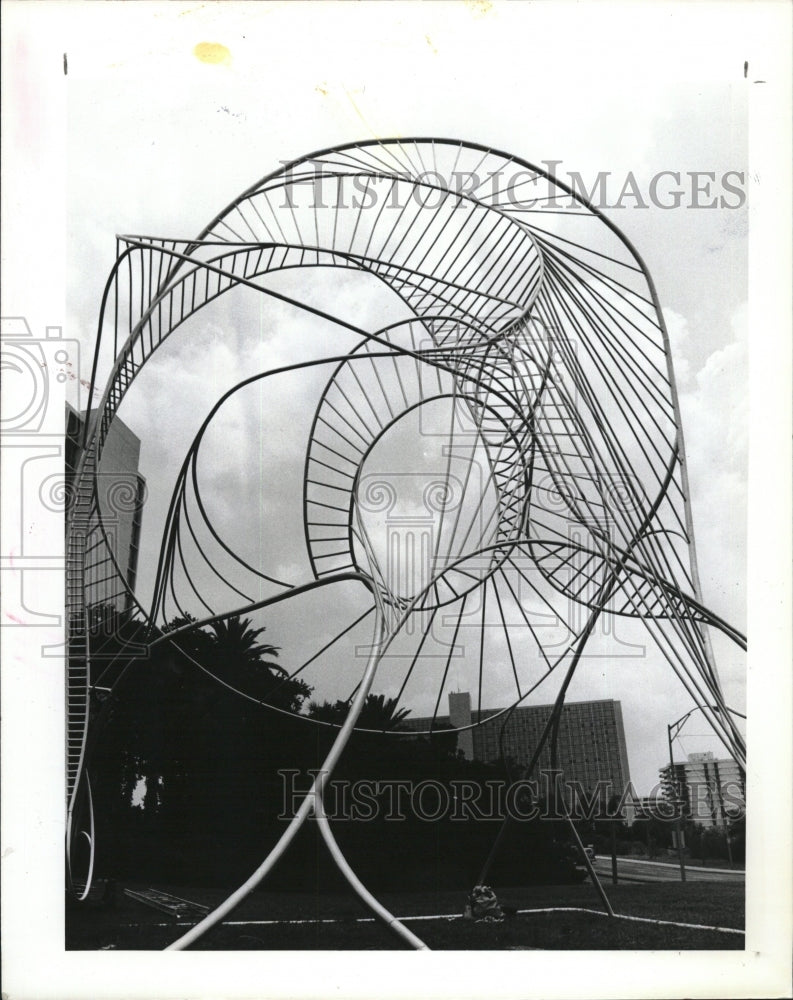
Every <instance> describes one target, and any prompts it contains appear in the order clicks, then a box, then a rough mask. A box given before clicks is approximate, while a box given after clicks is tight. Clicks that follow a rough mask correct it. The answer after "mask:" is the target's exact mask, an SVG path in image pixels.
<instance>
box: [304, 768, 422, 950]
mask: <svg viewBox="0 0 793 1000" xmlns="http://www.w3.org/2000/svg"><path fill="white" fill-rule="evenodd" d="M314 812H315V814H316V817H317V825H318V826H319V832H320V833H321V834H322V838H323V840H324V841H325V845H326V846H327V848H328V850H329V851H330V853H331V856H332V858H333V860H334V861H335V862H336V866H337V867H338V869H339V870H340V871H341V873H342V875H344V877H345V878H346V879H347V881H348V882H349V883H350V885H351V886H352V888H353V890H354V891H355V893H356V894H357V895H358V896H359V897H360V898H361V900H362V901H363V902H364V903H365V904H366V906H368V907H369V909H370V910H371V911H372V913H374V915H375V916H376V917H379V918H380V919H381V920H382V921H383V922H384V923H385V925H386V926H387V927H388V928H389V929H390V930H392V931H393V932H394V933H395V934H396V935H397V937H400V938H402V940H403V941H406V942H407V943H408V944H409V945H410V947H411V948H415V949H416V950H417V951H429V948H428V947H427V945H426V944H424V942H423V941H422V940H421V938H418V937H416V935H415V934H414V933H413V932H412V931H410V930H408V928H407V927H405V925H404V924H403V923H401V922H400V921H399V919H398V918H397V917H395V916H394V915H393V913H390V912H389V911H388V910H387V909H386V908H385V907H384V906H383V905H382V903H380V902H378V901H377V900H376V899H375V898H374V896H373V895H372V894H371V892H369V890H368V889H367V888H366V886H365V885H364V884H363V882H361V880H360V879H359V878H358V876H357V875H356V874H355V872H354V871H353V870H352V868H351V867H350V865H349V863H348V862H347V859H346V858H345V857H344V855H343V854H342V852H341V848H340V847H339V845H338V844H337V843H336V838H335V837H334V836H333V831H332V830H331V828H330V823H329V822H328V817H327V816H326V815H325V806H324V804H323V802H322V789H321V788H320V789H317V791H316V792H315V793H314Z"/></svg>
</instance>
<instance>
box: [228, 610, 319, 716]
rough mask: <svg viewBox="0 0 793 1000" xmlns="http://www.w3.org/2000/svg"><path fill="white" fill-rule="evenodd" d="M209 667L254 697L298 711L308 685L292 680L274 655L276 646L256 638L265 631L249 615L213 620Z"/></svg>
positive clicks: (307, 692)
mask: <svg viewBox="0 0 793 1000" xmlns="http://www.w3.org/2000/svg"><path fill="white" fill-rule="evenodd" d="M211 629H212V649H211V661H212V664H211V669H213V671H216V672H217V675H218V676H219V677H220V679H221V680H224V681H226V682H227V683H228V684H230V685H231V686H232V687H234V688H236V689H237V690H239V691H242V692H243V693H245V694H248V695H250V696H251V697H253V698H257V699H260V700H261V701H265V702H267V703H269V704H271V705H274V706H275V707H276V708H285V709H287V710H289V711H292V712H298V711H299V710H300V706H301V705H302V704H303V701H304V699H305V698H307V697H308V696H309V695H310V694H311V688H310V687H309V686H308V685H307V684H306V683H305V682H304V681H302V680H293V679H292V678H291V677H290V675H289V673H288V672H287V671H286V670H284V668H283V667H282V666H280V664H278V663H274V662H273V659H272V658H274V657H277V656H278V646H272V645H270V644H269V643H260V642H258V639H259V636H260V635H262V634H263V633H264V632H266V631H267V629H266V627H265V626H262V627H261V628H253V627H252V626H251V620H250V618H240V616H239V615H232V616H231V617H230V618H228V619H225V620H223V619H222V620H219V621H216V622H213V623H212V625H211Z"/></svg>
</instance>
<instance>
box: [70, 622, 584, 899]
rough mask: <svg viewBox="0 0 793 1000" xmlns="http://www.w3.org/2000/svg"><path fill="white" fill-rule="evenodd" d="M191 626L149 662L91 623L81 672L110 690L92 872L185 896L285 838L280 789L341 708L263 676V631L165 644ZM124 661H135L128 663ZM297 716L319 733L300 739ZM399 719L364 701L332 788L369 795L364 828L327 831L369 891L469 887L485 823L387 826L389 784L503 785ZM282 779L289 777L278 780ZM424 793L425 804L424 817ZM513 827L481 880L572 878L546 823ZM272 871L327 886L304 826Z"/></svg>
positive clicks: (130, 629) (317, 760) (96, 780)
mask: <svg viewBox="0 0 793 1000" xmlns="http://www.w3.org/2000/svg"><path fill="white" fill-rule="evenodd" d="M191 623H192V619H190V618H183V619H176V620H174V621H171V622H170V623H169V624H168V626H167V627H166V629H165V630H164V631H163V632H160V633H156V634H155V635H154V637H153V639H154V640H162V641H159V642H157V644H156V645H154V646H153V648H149V649H148V652H146V651H145V645H144V644H143V643H142V640H143V638H144V635H143V629H142V627H141V626H140V625H139V624H136V623H134V622H131V621H124V620H121V619H119V618H118V616H117V615H116V614H115V612H113V611H112V610H105V611H104V612H101V611H100V612H99V613H97V615H95V621H94V622H93V629H94V632H95V636H96V637H97V638H98V637H99V636H100V634H101V636H103V637H104V638H103V646H104V651H105V656H104V658H103V659H100V660H99V661H98V663H96V664H94V668H93V669H94V676H95V677H96V676H97V673H98V672H103V674H104V677H103V681H104V683H103V685H100V686H104V687H110V686H112V683H113V681H114V680H115V679H117V678H120V680H119V681H118V684H117V685H116V687H115V689H114V690H113V693H112V694H111V695H107V694H103V692H101V691H99V692H98V696H97V699H96V703H95V705H94V716H95V722H96V725H95V727H94V729H95V731H96V732H97V733H98V735H97V738H96V746H95V751H94V753H93V754H92V763H91V768H90V771H91V780H92V784H93V787H94V798H95V802H96V813H97V823H98V826H97V845H98V852H99V853H98V858H97V863H98V867H99V869H100V873H104V874H107V875H111V876H115V877H120V878H125V879H127V880H130V881H146V880H150V881H151V882H152V883H155V882H160V883H185V884H187V883H194V884H230V883H232V882H235V881H237V880H239V879H242V878H245V877H247V875H248V874H250V872H251V871H252V870H253V868H255V867H256V866H257V865H258V864H259V863H260V862H261V860H262V858H263V857H264V855H265V853H266V852H267V850H268V849H269V848H270V847H271V846H272V845H273V844H274V843H275V841H276V840H277V839H278V837H279V836H280V834H281V832H282V831H283V829H284V827H285V824H286V822H287V819H286V818H285V813H284V810H285V795H286V792H287V791H288V786H289V782H290V781H291V782H292V784H293V785H295V786H296V787H298V788H300V789H305V788H307V787H308V785H309V783H310V780H311V778H310V774H309V772H310V771H311V770H312V769H316V768H318V767H320V766H321V763H322V761H323V760H324V758H325V756H326V755H327V753H328V751H329V749H330V747H331V745H332V742H333V739H334V738H335V736H336V733H337V727H338V726H340V725H341V724H342V722H343V720H344V718H345V717H346V715H347V712H348V709H349V705H348V703H347V702H343V701H336V702H327V701H326V702H322V703H317V702H313V701H311V700H310V699H311V694H312V690H311V688H310V686H309V685H308V684H306V683H305V682H304V681H303V680H302V679H300V678H291V677H290V676H289V674H288V672H287V671H286V670H285V669H284V667H283V666H281V665H280V664H279V663H278V662H276V661H277V660H278V658H279V650H278V648H277V647H275V646H273V645H270V644H268V643H266V642H264V641H263V639H264V634H265V629H264V628H254V627H252V625H251V623H250V621H248V620H247V619H240V618H239V617H232V618H229V619H228V620H227V621H225V622H217V623H214V624H213V625H212V626H211V627H208V628H195V629H189V630H187V631H185V632H179V631H178V630H179V629H181V628H183V627H185V626H188V625H190V624H191ZM168 633H175V635H174V637H173V639H172V640H166V639H164V635H165V634H168ZM149 638H150V639H151V638H152V637H149ZM135 643H138V647H137V648H136V647H135ZM97 644H98V643H97ZM130 649H136V654H137V655H132V656H130V655H127V654H128V653H129V650H130ZM141 650H143V654H141ZM114 657H115V658H114ZM300 713H302V714H303V715H304V716H309V717H313V718H314V719H316V720H317V721H320V722H324V723H327V724H328V725H316V724H312V723H310V722H308V721H306V719H305V718H300ZM406 715H407V712H406V710H405V709H397V707H396V703H395V700H394V699H392V698H387V697H386V696H384V695H382V694H371V695H370V696H369V697H368V698H367V700H366V702H365V704H364V707H363V710H362V712H361V716H360V720H359V725H360V726H361V727H362V728H364V729H367V730H375V732H355V733H354V734H353V736H352V738H351V740H350V743H349V744H348V747H347V750H346V751H345V753H344V754H343V756H342V758H341V761H340V762H339V765H338V767H337V769H336V771H335V772H334V778H335V779H336V781H337V783H340V784H341V785H343V784H344V783H345V782H346V783H354V782H361V781H365V782H368V783H371V784H372V785H373V786H374V788H375V791H374V792H372V796H373V798H374V801H375V802H376V804H377V809H376V810H375V812H376V815H375V816H374V818H369V819H366V818H364V819H361V817H360V815H359V816H358V817H357V818H350V819H347V818H344V817H345V816H346V815H347V814H346V813H345V812H344V810H343V809H342V810H341V816H340V817H339V818H337V819H335V820H334V821H333V829H334V832H335V834H336V836H337V839H338V841H339V843H340V845H341V847H342V849H343V850H344V851H345V853H346V854H347V856H348V857H349V858H350V860H351V861H352V862H353V865H354V867H355V868H356V871H358V872H359V874H360V875H361V876H362V877H364V879H365V880H366V881H367V882H368V883H369V884H371V885H372V886H373V887H381V888H387V887H389V886H391V887H398V886H407V885H409V884H411V881H413V882H415V883H416V884H417V886H421V887H427V888H430V887H432V885H437V886H438V887H440V886H442V885H454V886H459V887H461V888H466V887H468V888H470V884H473V880H474V879H475V878H476V876H477V873H478V870H479V867H480V866H481V863H482V861H483V860H484V858H485V857H486V856H487V853H488V851H489V848H490V846H491V844H492V841H493V838H494V837H495V835H496V833H497V831H498V826H499V823H498V820H497V819H492V820H487V819H485V820H481V819H480V820H475V819H473V818H470V819H464V820H461V819H460V818H459V817H458V818H456V819H455V818H452V816H451V815H449V813H448V810H447V812H446V813H444V814H440V813H439V815H438V818H437V819H436V820H434V821H428V820H427V819H426V818H422V817H421V816H417V815H414V814H412V813H411V810H410V809H407V811H406V812H405V813H404V815H403V816H402V817H401V818H399V819H397V820H389V819H388V818H386V817H387V816H388V813H389V802H388V801H387V797H388V796H389V795H392V794H393V786H394V784H395V783H397V784H398V783H399V782H403V783H405V782H407V783H408V784H409V785H410V786H411V787H415V786H416V785H418V784H420V783H421V782H425V783H426V782H435V783H438V784H440V785H442V786H443V787H444V788H451V787H452V785H453V784H454V782H455V781H460V780H465V781H467V782H469V783H470V782H472V781H473V782H478V783H479V784H481V785H482V786H483V787H484V786H485V785H486V784H487V783H488V782H489V783H491V784H492V783H493V782H499V781H502V782H505V775H504V771H503V769H500V768H497V767H494V766H492V765H486V764H482V763H478V762H473V761H466V760H464V759H462V757H461V755H459V754H458V753H457V751H456V736H455V734H454V733H447V734H444V733H443V731H440V732H438V733H437V734H436V735H435V736H433V738H432V739H427V738H421V737H417V736H414V735H412V734H409V733H404V734H403V732H402V731H401V730H400V726H401V724H402V722H403V721H404V719H405V717H406ZM380 730H383V731H385V732H384V733H380V732H379V731H380ZM295 771H297V772H298V776H297V777H294V778H288V779H287V778H285V777H284V773H285V772H291V773H292V774H293V773H294V772H295ZM378 788H380V789H381V791H380V792H379V793H378V792H377V789H378ZM429 791H430V795H429V797H428V798H426V799H425V802H424V805H425V808H426V809H429V810H430V812H431V810H432V794H431V793H432V789H430V790H429ZM335 794H336V793H335V791H334V789H333V788H332V789H331V790H330V791H329V794H328V807H329V811H330V812H331V814H332V815H333V811H334V810H336V814H337V816H338V805H339V804H338V802H336V800H335ZM378 794H379V799H378ZM450 794H451V793H450ZM513 827H514V828H513V829H512V830H511V831H510V835H509V836H508V837H507V838H506V842H505V846H504V850H503V851H502V853H501V857H500V859H499V863H498V865H497V866H496V868H495V869H494V872H493V878H494V880H496V881H498V880H499V879H500V880H501V881H502V882H503V883H507V882H510V883H515V882H520V881H549V880H550V881H555V880H560V879H568V878H571V877H573V870H574V866H573V862H572V861H571V859H570V852H569V845H568V844H567V843H566V842H565V841H566V837H565V835H564V832H563V831H560V830H559V827H558V824H549V823H533V824H528V823H516V824H513ZM285 862H286V863H285V864H284V865H283V866H279V868H278V869H277V870H276V872H275V873H274V877H273V879H272V880H270V881H268V884H269V885H275V886H278V885H281V886H282V887H287V886H302V887H303V888H306V887H310V888H316V887H319V886H330V887H338V884H339V883H338V879H337V877H336V875H335V874H334V870H333V867H332V865H331V864H330V863H329V861H328V859H327V858H326V856H325V853H324V848H323V847H322V845H321V844H320V843H319V840H318V836H317V832H316V829H315V826H314V824H313V823H309V824H308V825H307V827H306V829H305V831H304V832H301V834H300V836H299V837H298V839H297V840H296V842H295V844H294V845H293V846H292V847H291V848H290V851H289V853H288V855H287V857H286V859H285ZM499 866H500V867H499Z"/></svg>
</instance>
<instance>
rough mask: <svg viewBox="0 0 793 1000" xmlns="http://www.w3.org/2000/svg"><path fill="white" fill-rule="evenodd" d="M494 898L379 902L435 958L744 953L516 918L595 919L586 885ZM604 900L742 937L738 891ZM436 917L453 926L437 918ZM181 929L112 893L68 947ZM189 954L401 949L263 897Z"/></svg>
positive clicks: (599, 926)
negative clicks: (475, 908)
mask: <svg viewBox="0 0 793 1000" xmlns="http://www.w3.org/2000/svg"><path fill="white" fill-rule="evenodd" d="M135 888H144V887H143V886H137V887H135ZM158 888H159V889H163V890H165V891H173V892H174V894H176V895H178V896H180V897H181V898H185V899H189V900H191V901H192V902H195V903H200V904H204V905H210V906H211V905H214V904H216V903H217V902H219V901H220V900H221V899H222V898H223V896H224V892H223V889H222V888H221V889H202V888H198V887H192V886H171V887H168V886H158ZM498 897H499V900H500V902H501V903H502V905H503V906H504V909H505V911H506V913H507V918H506V919H505V921H504V922H503V923H497V924H487V923H474V922H473V921H470V920H464V919H462V916H461V914H462V911H463V907H464V904H465V893H463V892H460V893H455V892H448V891H444V892H427V893H388V894H386V893H383V902H384V903H385V905H386V906H387V907H388V908H389V910H390V911H391V912H392V913H395V914H397V915H399V916H400V917H403V918H407V917H414V918H416V919H415V920H413V921H411V920H409V919H406V920H405V922H406V923H407V925H408V926H410V927H411V929H412V930H414V931H416V932H417V933H420V935H421V937H422V939H423V940H425V941H426V943H427V944H428V946H429V947H430V948H431V949H434V950H454V949H461V950H479V949H482V950H489V949H493V950H509V949H531V948H537V949H549V950H553V949H563V950H570V951H584V950H590V949H594V950H612V949H616V950H628V949H633V950H644V949H674V950H726V949H729V950H736V949H737V950H740V949H742V948H743V947H744V937H743V935H742V934H735V933H728V932H724V931H714V930H701V929H693V928H690V927H678V926H670V925H655V924H650V923H641V922H634V921H629V920H621V919H616V920H611V919H609V918H608V917H606V916H602V917H601V916H594V915H593V914H592V913H586V912H575V911H573V912H569V911H568V912H565V911H564V910H559V911H557V912H553V913H548V912H544V913H525V912H517V911H520V910H540V909H543V908H545V907H549V908H550V907H554V908H561V907H581V908H585V909H588V910H595V909H598V905H597V900H596V896H595V893H594V891H593V888H592V886H591V885H589V884H587V883H584V884H582V885H577V886H538V887H533V888H531V889H525V888H507V889H501V888H499V889H498ZM609 898H610V900H611V902H612V906H613V907H614V910H615V912H616V913H619V914H625V915H627V916H633V917H643V918H649V919H658V920H666V921H670V922H671V921H677V922H679V923H682V924H702V925H708V926H711V927H721V928H732V929H735V930H741V929H742V928H743V921H744V887H743V885H736V884H728V883H725V884H713V883H691V882H687V883H686V884H680V883H665V884H661V883H654V884H644V885H616V886H610V887H609ZM439 914H442V915H451V916H443V917H438V916H437V915H439ZM433 917H434V918H435V919H432V918H433ZM288 921H295V922H293V923H289V922H288ZM187 926H189V925H188V924H185V923H177V922H176V921H175V920H173V919H170V918H168V917H167V916H166V915H165V914H163V913H159V912H157V911H156V910H154V909H148V908H145V907H144V906H142V905H141V904H140V903H137V902H135V901H134V900H132V899H130V898H129V897H127V896H125V895H124V894H123V892H122V891H121V887H120V886H119V887H118V889H117V891H116V893H115V899H114V902H113V903H112V904H110V905H108V906H106V907H103V908H99V907H97V908H95V909H87V908H82V909H81V910H80V911H79V912H76V913H74V914H72V919H71V920H70V927H69V931H68V935H67V940H66V947H67V949H73V950H95V949H118V950H158V949H162V948H164V947H166V946H167V945H168V944H169V943H170V942H171V941H172V940H174V939H175V938H177V937H178V936H179V935H180V934H181V933H183V932H184V930H185V929H186V927H187ZM195 947H196V948H198V949H202V950H211V951H221V950H225V951H244V950H254V951H255V950H262V951H267V950H279V949H284V950H290V949H300V950H311V949H328V950H347V949H356V950H357V949H366V950H379V949H388V950H391V949H398V948H399V943H398V942H397V941H396V940H395V939H394V938H393V936H392V935H391V934H390V933H389V932H388V931H387V930H386V929H385V928H384V927H382V926H381V925H380V924H377V923H375V922H373V921H372V920H371V919H369V918H368V916H365V915H364V911H363V908H362V907H361V905H360V903H358V902H357V901H356V900H355V898H354V897H352V895H342V894H328V895H315V894H311V893H289V892H282V893H274V892H261V893H254V894H253V895H251V896H250V897H249V898H248V899H246V900H245V901H244V902H243V903H242V905H241V906H240V907H239V909H238V910H237V911H236V912H235V913H234V914H233V915H232V917H231V921H230V922H228V923H224V924H223V925H221V926H220V927H218V928H215V929H213V930H212V931H211V932H209V933H207V934H206V936H205V937H204V938H202V939H201V940H200V941H199V942H197V944H196V945H195Z"/></svg>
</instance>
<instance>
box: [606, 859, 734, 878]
mask: <svg viewBox="0 0 793 1000" xmlns="http://www.w3.org/2000/svg"><path fill="white" fill-rule="evenodd" d="M595 871H596V872H597V874H598V875H600V876H601V877H604V878H610V877H611V858H610V857H608V856H603V855H601V856H600V857H598V858H597V859H596V860H595ZM617 878H618V879H619V880H620V882H679V881H680V866H679V865H677V864H675V863H669V862H665V861H642V860H639V859H637V858H617ZM744 879H745V873H744V872H742V871H737V870H735V871H731V870H730V869H728V868H699V867H696V866H694V865H689V864H686V880H687V881H689V882H739V883H740V882H743V881H744Z"/></svg>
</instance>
